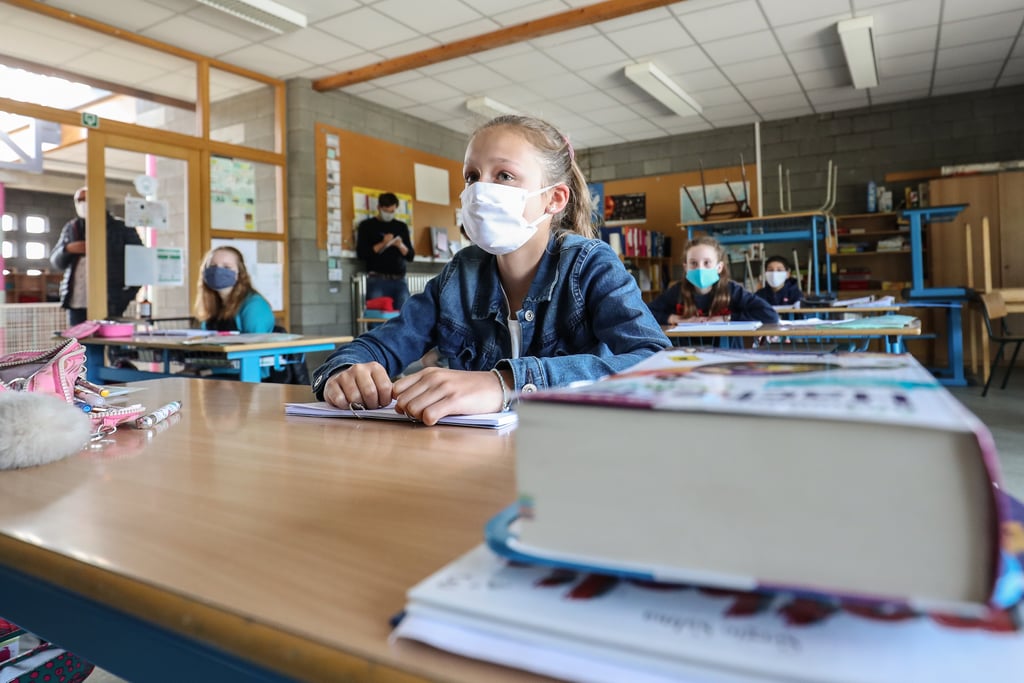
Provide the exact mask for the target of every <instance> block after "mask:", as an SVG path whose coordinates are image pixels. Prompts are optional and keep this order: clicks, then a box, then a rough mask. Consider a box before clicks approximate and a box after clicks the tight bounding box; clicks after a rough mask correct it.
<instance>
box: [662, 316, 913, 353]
mask: <svg viewBox="0 0 1024 683" xmlns="http://www.w3.org/2000/svg"><path fill="white" fill-rule="evenodd" d="M665 334H666V335H667V336H668V337H669V339H671V340H672V342H673V343H675V344H676V345H680V344H683V345H694V346H700V345H704V344H706V342H705V341H704V340H706V339H715V340H721V341H722V342H726V341H727V340H729V339H744V340H751V341H753V340H756V341H757V343H758V348H759V349H761V350H765V351H771V350H787V344H790V345H792V344H794V343H813V342H821V341H829V342H835V341H837V340H839V341H843V342H850V343H852V344H853V345H854V346H855V347H856V348H854V349H850V350H861V351H862V350H864V347H866V345H867V343H869V342H870V341H871V340H872V339H878V340H881V343H882V347H883V349H884V350H885V352H886V353H905V352H906V347H905V345H904V343H903V340H904V338H906V337H917V336H920V335H921V321H920V320H914V322H913V323H911V324H910V325H907V326H905V327H899V328H891V327H861V328H849V327H835V326H823V327H797V326H788V325H786V324H785V321H783V322H781V323H778V324H773V325H762V326H761V327H759V328H757V329H756V330H708V331H701V332H700V333H695V332H693V331H692V330H687V331H674V330H672V328H671V327H666V328H665ZM789 348H792V349H793V350H795V351H801V350H804V349H803V348H800V346H790V347H789Z"/></svg>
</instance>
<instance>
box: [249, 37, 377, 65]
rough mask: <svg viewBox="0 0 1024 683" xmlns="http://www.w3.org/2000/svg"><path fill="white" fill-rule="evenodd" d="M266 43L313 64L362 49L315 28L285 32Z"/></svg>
mask: <svg viewBox="0 0 1024 683" xmlns="http://www.w3.org/2000/svg"><path fill="white" fill-rule="evenodd" d="M264 45H266V46H267V47H272V48H274V49H275V50H280V51H281V52H284V53H285V54H289V55H292V56H293V57H298V58H299V59H304V60H305V61H307V62H310V63H312V64H322V63H323V62H324V61H331V62H333V61H335V60H337V59H343V58H345V57H351V56H352V55H354V54H358V53H359V52H361V51H362V50H360V48H358V47H356V46H355V45H353V44H352V43H346V42H345V41H344V40H340V39H338V38H336V37H335V36H332V35H330V34H329V33H324V32H323V31H318V30H317V29H315V28H305V29H302V30H301V31H293V32H292V33H285V34H283V35H280V36H277V37H276V38H271V39H270V40H268V41H266V42H265V43H264Z"/></svg>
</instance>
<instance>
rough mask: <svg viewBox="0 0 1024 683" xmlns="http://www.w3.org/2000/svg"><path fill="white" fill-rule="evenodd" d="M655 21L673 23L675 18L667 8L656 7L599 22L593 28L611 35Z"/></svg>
mask: <svg viewBox="0 0 1024 683" xmlns="http://www.w3.org/2000/svg"><path fill="white" fill-rule="evenodd" d="M655 21H675V16H674V15H673V14H672V13H671V12H669V11H668V8H666V7H658V8H655V9H649V10H647V11H646V12H634V13H633V14H627V15H625V16H622V17H617V18H615V19H609V20H608V21H601V22H598V23H596V24H594V26H595V27H596V28H597V29H598V30H599V31H601V32H602V33H611V32H613V31H621V30H622V29H624V28H629V27H631V26H638V25H640V24H650V23H652V22H655Z"/></svg>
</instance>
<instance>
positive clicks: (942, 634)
mask: <svg viewBox="0 0 1024 683" xmlns="http://www.w3.org/2000/svg"><path fill="white" fill-rule="evenodd" d="M1012 505H1013V509H1014V511H1015V513H1016V514H1015V515H1014V516H1013V517H1012V518H1010V519H1008V520H1007V521H1006V522H1004V524H1003V533H1004V535H1005V536H1007V537H1008V538H1011V539H1013V541H1012V544H1013V548H1014V553H1015V554H1014V555H1013V557H1014V559H1015V561H1016V562H1017V563H1018V564H1019V563H1020V562H1021V560H1024V527H1022V525H1021V520H1022V519H1024V516H1022V513H1024V507H1022V506H1021V505H1020V503H1019V502H1017V501H1012ZM935 531H936V532H937V533H941V529H936V530H935ZM1014 616H1015V615H1014V614H1013V613H1010V612H1006V611H998V612H991V613H988V614H985V615H983V616H982V617H980V618H977V619H966V618H953V617H948V616H938V615H933V614H928V613H919V612H915V611H913V610H910V609H907V608H905V607H902V606H898V605H881V606H865V605H864V604H862V603H859V602H856V601H852V602H851V601H845V600H842V599H838V598H836V599H829V600H812V599H807V598H805V597H801V596H799V595H794V594H791V593H785V592H779V593H760V592H744V591H729V590H718V589H708V588H702V587H699V586H695V585H688V584H654V583H649V582H644V581H636V580H627V579H622V578H616V577H611V576H607V575H601V574H594V573H588V572H577V571H568V570H562V569H552V568H550V567H542V566H535V565H525V564H521V563H514V562H508V561H507V560H504V559H503V558H501V557H499V556H497V555H495V554H494V553H492V552H491V551H490V550H489V549H487V548H486V547H485V546H479V547H477V548H475V549H473V550H472V551H470V552H469V553H467V554H466V555H464V556H462V557H460V558H458V559H457V560H455V561H453V562H452V563H450V564H449V565H448V566H446V567H444V568H443V569H441V570H440V571H438V572H436V573H435V574H434V575H432V576H430V577H429V578H427V579H425V580H424V581H422V582H420V583H419V584H418V585H416V586H415V587H413V588H412V589H411V590H410V591H409V593H408V603H407V606H406V615H405V617H404V619H403V620H402V621H401V622H400V623H399V625H398V627H397V628H396V630H395V631H394V634H393V636H394V637H400V638H411V639H415V640H419V641H422V642H426V643H428V644H430V645H433V646H434V647H438V648H440V649H444V650H448V651H451V652H455V653H457V654H461V655H464V656H468V657H474V658H477V659H483V660H487V661H492V662H496V663H500V664H504V665H507V666H513V667H517V668H524V669H528V670H530V671H533V672H535V673H540V674H544V675H548V676H554V677H556V678H562V679H565V680H574V681H589V682H590V683H596V682H599V681H600V682H607V683H620V682H621V681H630V682H631V683H639V682H643V683H667V682H668V681H681V680H687V681H702V682H705V683H710V682H714V683H741V682H742V683H749V682H752V681H762V682H763V681H789V682H799V681H804V682H809V681H814V682H815V683H821V682H824V681H831V682H836V683H840V682H841V683H908V682H911V681H922V682H924V681H927V682H928V683H962V682H964V681H976V680H990V681H997V680H999V681H1002V680H1006V681H1009V680H1016V679H1017V678H1018V677H1019V675H1020V671H1022V670H1024V669H1022V667H1024V633H1021V632H1019V631H1016V630H1015V628H1014V623H1013V619H1014Z"/></svg>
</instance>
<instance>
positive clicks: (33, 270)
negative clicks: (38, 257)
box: [25, 268, 43, 277]
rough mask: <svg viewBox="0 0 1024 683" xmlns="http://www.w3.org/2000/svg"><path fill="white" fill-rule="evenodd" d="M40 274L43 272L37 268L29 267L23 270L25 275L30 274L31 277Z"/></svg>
mask: <svg viewBox="0 0 1024 683" xmlns="http://www.w3.org/2000/svg"><path fill="white" fill-rule="evenodd" d="M42 274H43V271H41V270H39V269H38V268H29V269H28V270H26V271H25V275H31V276H33V277H35V276H36V275H42Z"/></svg>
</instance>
